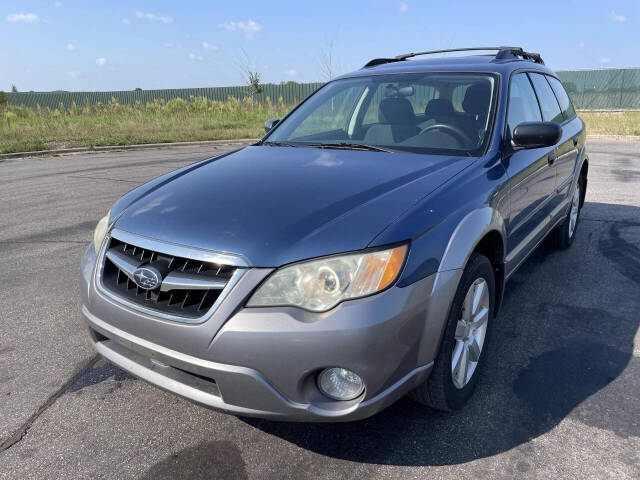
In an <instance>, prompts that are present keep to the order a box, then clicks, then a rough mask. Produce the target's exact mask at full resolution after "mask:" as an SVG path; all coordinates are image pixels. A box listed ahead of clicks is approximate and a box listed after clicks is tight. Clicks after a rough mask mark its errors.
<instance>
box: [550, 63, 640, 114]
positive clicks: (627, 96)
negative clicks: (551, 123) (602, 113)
mask: <svg viewBox="0 0 640 480" xmlns="http://www.w3.org/2000/svg"><path fill="white" fill-rule="evenodd" d="M556 73H557V75H558V78H560V81H561V82H562V84H563V85H564V88H565V89H566V90H567V93H568V94H569V96H570V97H571V100H573V103H574V105H575V107H576V108H578V109H582V110H637V109H640V68H603V69H599V70H573V71H559V72H556Z"/></svg>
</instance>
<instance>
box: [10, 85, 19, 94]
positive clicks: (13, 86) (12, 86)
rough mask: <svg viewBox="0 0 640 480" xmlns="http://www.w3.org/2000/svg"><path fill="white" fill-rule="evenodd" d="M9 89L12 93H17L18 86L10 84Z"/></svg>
mask: <svg viewBox="0 0 640 480" xmlns="http://www.w3.org/2000/svg"><path fill="white" fill-rule="evenodd" d="M11 91H12V92H13V93H18V87H16V86H15V85H11Z"/></svg>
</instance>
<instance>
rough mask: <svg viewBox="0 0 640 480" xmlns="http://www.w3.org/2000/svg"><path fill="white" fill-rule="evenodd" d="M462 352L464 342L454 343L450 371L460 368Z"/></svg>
mask: <svg viewBox="0 0 640 480" xmlns="http://www.w3.org/2000/svg"><path fill="white" fill-rule="evenodd" d="M462 350H464V342H456V345H455V347H454V348H453V353H452V354H451V371H452V372H454V374H455V372H456V371H457V370H458V368H460V359H461V358H462Z"/></svg>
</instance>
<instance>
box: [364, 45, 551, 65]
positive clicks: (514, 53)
mask: <svg viewBox="0 0 640 480" xmlns="http://www.w3.org/2000/svg"><path fill="white" fill-rule="evenodd" d="M477 50H497V53H496V55H495V58H496V60H505V59H508V58H522V59H523V60H531V61H532V62H535V63H540V64H542V65H544V62H543V61H542V57H541V56H540V54H539V53H530V52H525V51H524V50H523V49H522V47H469V48H449V49H446V50H430V51H427V52H415V53H405V54H403V55H398V56H397V57H394V58H374V59H373V60H371V61H369V62H368V63H367V64H366V65H365V68H366V67H375V66H376V65H382V64H384V63H393V62H402V61H404V60H407V59H408V58H411V57H416V56H418V55H432V54H434V53H448V52H469V51H477Z"/></svg>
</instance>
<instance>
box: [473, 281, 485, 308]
mask: <svg viewBox="0 0 640 480" xmlns="http://www.w3.org/2000/svg"><path fill="white" fill-rule="evenodd" d="M485 286H486V283H485V282H484V280H481V281H480V283H478V284H477V285H476V286H475V291H474V293H473V310H472V311H471V314H472V315H475V314H476V312H477V311H478V307H479V306H480V305H481V302H482V300H483V297H484V292H485V290H486V288H485Z"/></svg>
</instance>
